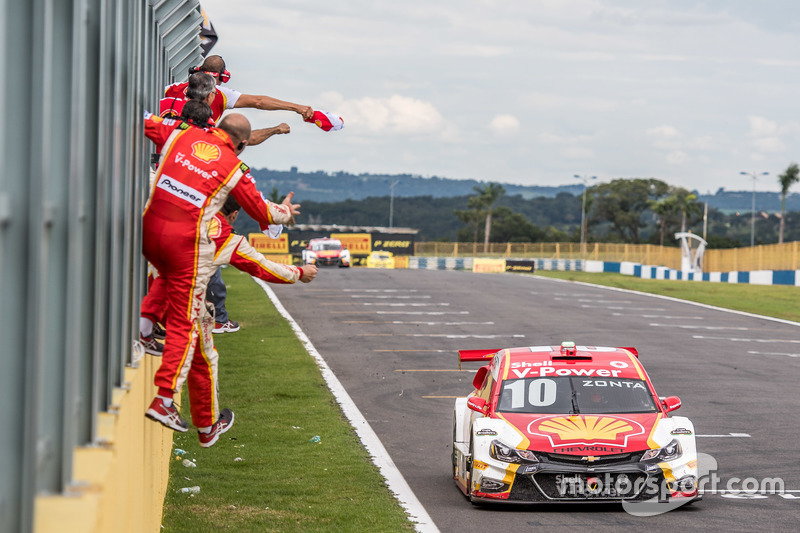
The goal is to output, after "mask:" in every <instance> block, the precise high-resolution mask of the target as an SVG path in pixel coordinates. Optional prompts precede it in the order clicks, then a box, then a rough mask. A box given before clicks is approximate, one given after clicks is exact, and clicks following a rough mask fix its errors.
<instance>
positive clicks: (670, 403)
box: [661, 396, 681, 413]
mask: <svg viewBox="0 0 800 533" xmlns="http://www.w3.org/2000/svg"><path fill="white" fill-rule="evenodd" d="M661 405H663V406H664V409H665V410H666V411H667V412H668V413H669V412H670V411H674V410H676V409H677V408H679V407H680V406H681V399H680V398H678V397H677V396H667V397H666V398H661Z"/></svg>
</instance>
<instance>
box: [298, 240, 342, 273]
mask: <svg viewBox="0 0 800 533" xmlns="http://www.w3.org/2000/svg"><path fill="white" fill-rule="evenodd" d="M302 259H303V264H304V265H317V266H322V265H339V266H340V267H349V266H350V250H348V249H347V248H344V247H342V241H340V240H338V239H331V238H329V237H324V238H322V239H311V240H310V241H308V246H307V247H306V249H305V250H303V252H302Z"/></svg>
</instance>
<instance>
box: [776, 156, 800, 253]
mask: <svg viewBox="0 0 800 533" xmlns="http://www.w3.org/2000/svg"><path fill="white" fill-rule="evenodd" d="M798 181H800V176H798V168H797V163H792V164H791V165H789V168H787V169H786V172H784V173H783V174H781V175H780V176H778V183H780V184H781V225H780V231H779V232H778V244H783V224H784V219H785V218H786V195H787V194H788V193H789V187H791V186H792V185H793V184H795V183H797V182H798Z"/></svg>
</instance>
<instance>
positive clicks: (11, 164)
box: [0, 0, 201, 533]
mask: <svg viewBox="0 0 800 533" xmlns="http://www.w3.org/2000/svg"><path fill="white" fill-rule="evenodd" d="M198 7H199V4H198V1H197V0H160V1H157V0H129V1H125V2H120V1H117V0H36V1H22V2H2V3H0V26H2V30H3V32H2V33H3V39H2V40H0V68H1V69H2V72H4V73H5V74H6V76H5V77H4V80H3V83H2V84H0V96H2V98H3V101H5V102H7V104H8V105H6V108H5V109H4V125H5V127H4V128H2V129H0V136H1V137H2V139H0V156H2V161H3V164H4V169H3V172H2V173H1V174H0V296H2V302H3V305H2V306H0V321H2V323H3V339H2V348H0V350H2V357H0V360H1V362H2V372H0V403H2V405H3V406H4V407H5V409H4V430H3V431H2V432H0V473H1V474H0V531H4V532H5V531H8V532H12V531H13V532H21V533H28V532H30V531H115V532H118V531H137V532H138V531H158V530H159V525H160V515H161V501H162V499H163V494H164V490H165V488H166V486H165V481H166V477H165V471H166V468H167V467H168V460H169V455H168V453H166V454H165V453H164V452H165V450H164V447H165V446H169V443H170V442H171V438H172V435H171V434H170V433H169V432H168V431H162V430H161V429H160V428H157V427H154V425H153V424H150V425H148V426H144V418H143V413H144V410H145V409H146V406H147V404H146V400H143V399H142V398H145V397H146V396H149V395H150V392H151V391H150V389H149V388H148V387H151V386H152V379H151V377H150V376H151V375H152V372H153V368H152V365H151V364H144V365H138V366H137V363H136V362H135V360H134V358H133V351H132V341H133V340H134V339H135V338H137V337H138V315H139V310H138V307H139V302H140V298H141V295H142V292H143V281H144V279H145V275H144V261H143V259H142V256H141V210H142V205H143V202H144V199H145V196H146V194H147V188H146V183H147V182H146V181H145V180H146V179H147V167H148V161H149V152H150V149H149V146H147V145H145V139H144V136H143V134H142V123H141V117H142V113H143V111H144V110H145V109H156V105H157V103H158V98H159V96H160V93H161V89H162V87H163V86H164V85H165V84H166V83H168V82H171V81H173V76H174V75H182V76H185V74H186V72H187V71H188V67H189V66H190V65H192V64H197V63H199V62H200V52H199V44H200V40H199V35H198V30H199V24H200V20H201V16H200V13H199V9H198ZM148 399H149V398H148Z"/></svg>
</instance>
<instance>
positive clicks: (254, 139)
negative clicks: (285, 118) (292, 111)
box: [247, 122, 290, 146]
mask: <svg viewBox="0 0 800 533" xmlns="http://www.w3.org/2000/svg"><path fill="white" fill-rule="evenodd" d="M289 131H290V128H289V125H288V124H286V123H285V122H283V123H281V124H278V125H277V126H274V127H272V128H261V129H260V130H253V131H252V132H251V133H250V139H249V140H248V141H247V145H248V146H255V145H257V144H261V143H263V142H264V141H266V140H267V139H269V138H270V137H272V136H273V135H284V134H286V133H289Z"/></svg>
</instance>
